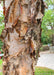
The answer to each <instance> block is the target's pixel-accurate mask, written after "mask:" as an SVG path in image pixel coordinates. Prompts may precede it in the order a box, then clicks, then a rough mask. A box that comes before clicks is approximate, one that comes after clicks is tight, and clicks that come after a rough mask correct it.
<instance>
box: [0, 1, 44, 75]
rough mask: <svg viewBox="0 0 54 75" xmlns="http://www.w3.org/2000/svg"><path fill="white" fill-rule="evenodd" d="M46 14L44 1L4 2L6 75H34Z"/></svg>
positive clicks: (3, 33)
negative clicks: (43, 19)
mask: <svg viewBox="0 0 54 75" xmlns="http://www.w3.org/2000/svg"><path fill="white" fill-rule="evenodd" d="M44 10H45V3H44V2H43V0H4V11H3V13H4V16H5V29H4V30H3V32H2V34H1V38H2V39H3V41H4V46H3V52H4V59H3V75H34V69H35V68H34V67H35V63H37V59H38V56H39V49H40V46H41V43H40V39H41V22H42V17H43V15H44Z"/></svg>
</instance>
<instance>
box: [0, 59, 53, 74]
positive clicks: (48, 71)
mask: <svg viewBox="0 0 54 75" xmlns="http://www.w3.org/2000/svg"><path fill="white" fill-rule="evenodd" d="M1 70H2V60H0V71H1ZM0 75H3V74H2V72H0ZM35 75H54V70H51V69H48V68H45V67H36V69H35Z"/></svg>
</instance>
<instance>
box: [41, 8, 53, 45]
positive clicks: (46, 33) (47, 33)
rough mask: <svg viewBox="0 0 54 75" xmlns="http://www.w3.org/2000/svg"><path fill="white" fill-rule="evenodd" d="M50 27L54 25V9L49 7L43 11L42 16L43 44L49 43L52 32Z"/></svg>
mask: <svg viewBox="0 0 54 75" xmlns="http://www.w3.org/2000/svg"><path fill="white" fill-rule="evenodd" d="M52 27H54V11H53V10H52V9H50V10H46V11H45V15H44V17H43V21H42V25H41V28H42V35H41V41H42V43H43V44H48V43H51V41H52V34H53V33H54V30H52V29H51V28H52Z"/></svg>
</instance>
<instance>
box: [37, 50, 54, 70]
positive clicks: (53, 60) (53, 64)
mask: <svg viewBox="0 0 54 75" xmlns="http://www.w3.org/2000/svg"><path fill="white" fill-rule="evenodd" d="M37 66H41V67H47V68H50V69H53V70H54V53H50V51H45V52H40V57H39V60H38V62H37Z"/></svg>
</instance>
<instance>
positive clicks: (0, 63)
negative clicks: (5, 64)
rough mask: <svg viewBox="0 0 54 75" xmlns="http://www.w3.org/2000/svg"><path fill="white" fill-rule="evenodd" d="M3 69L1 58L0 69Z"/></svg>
mask: <svg viewBox="0 0 54 75" xmlns="http://www.w3.org/2000/svg"><path fill="white" fill-rule="evenodd" d="M1 69H2V60H1V59H0V70H1Z"/></svg>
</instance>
